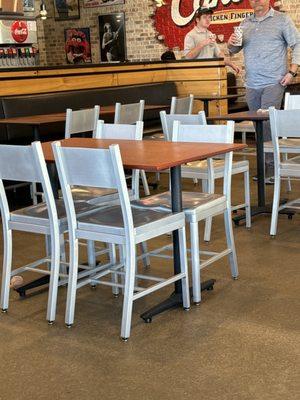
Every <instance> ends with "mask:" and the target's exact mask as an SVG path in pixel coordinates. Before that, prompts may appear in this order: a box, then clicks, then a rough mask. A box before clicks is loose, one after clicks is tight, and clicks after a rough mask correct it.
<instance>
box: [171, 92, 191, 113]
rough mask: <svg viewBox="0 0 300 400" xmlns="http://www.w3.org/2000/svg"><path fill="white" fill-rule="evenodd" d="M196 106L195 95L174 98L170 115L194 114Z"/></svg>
mask: <svg viewBox="0 0 300 400" xmlns="http://www.w3.org/2000/svg"><path fill="white" fill-rule="evenodd" d="M193 106H194V95H193V94H190V95H189V96H186V97H176V96H173V97H172V99H171V109H170V114H192V112H193Z"/></svg>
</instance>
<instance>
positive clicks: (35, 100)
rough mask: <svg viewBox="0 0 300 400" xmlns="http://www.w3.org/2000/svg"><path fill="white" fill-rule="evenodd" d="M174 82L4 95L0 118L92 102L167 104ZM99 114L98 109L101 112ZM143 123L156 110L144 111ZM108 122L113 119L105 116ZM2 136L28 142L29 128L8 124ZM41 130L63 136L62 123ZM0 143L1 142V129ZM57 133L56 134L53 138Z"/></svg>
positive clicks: (148, 121)
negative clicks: (140, 101)
mask: <svg viewBox="0 0 300 400" xmlns="http://www.w3.org/2000/svg"><path fill="white" fill-rule="evenodd" d="M176 95H177V91H176V85H175V83H173V82H164V83H155V84H145V85H133V86H121V87H117V88H116V87H113V88H105V89H89V90H79V91H69V92H58V93H47V94H37V95H27V96H13V97H3V98H2V99H1V102H0V118H3V117H5V118H9V117H19V116H25V115H37V114H50V113H56V112H65V110H66V109H67V108H72V109H73V110H76V109H77V110H78V109H80V108H85V107H86V108H88V107H93V106H94V105H95V104H99V105H100V107H101V106H105V105H111V104H115V103H116V102H120V103H124V104H126V103H134V102H138V101H139V100H140V99H143V100H145V103H146V105H147V104H170V101H171V97H172V96H176ZM100 117H101V111H100ZM144 119H145V126H147V125H148V126H151V124H153V123H154V122H155V120H156V121H158V120H159V115H158V112H157V111H156V112H153V111H148V112H145V116H144ZM106 120H107V122H111V121H112V120H113V119H110V120H109V119H106ZM3 129H4V133H3V137H5V138H6V140H8V141H10V142H15V143H22V142H28V140H29V141H30V139H31V138H32V129H31V128H30V127H29V128H28V127H24V126H22V127H20V126H15V125H11V126H8V127H7V133H6V136H5V130H6V129H5V128H3ZM42 129H43V138H44V137H45V139H47V137H49V136H51V138H53V139H56V138H58V137H63V132H64V126H63V124H58V125H57V124H53V125H51V126H50V125H49V126H47V127H46V126H45V127H43V128H42ZM0 133H1V142H2V130H1V131H0ZM55 134H57V137H55Z"/></svg>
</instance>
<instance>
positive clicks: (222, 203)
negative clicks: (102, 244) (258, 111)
mask: <svg viewBox="0 0 300 400" xmlns="http://www.w3.org/2000/svg"><path fill="white" fill-rule="evenodd" d="M172 136H173V141H176V142H177V141H179V142H180V141H184V142H211V143H232V142H233V137H234V122H233V121H229V122H228V123H227V125H212V126H208V125H196V126H195V129H193V130H191V129H190V126H189V125H182V124H181V123H180V122H179V121H175V122H174V128H173V135H172ZM232 157H233V156H232V152H230V153H227V154H226V155H225V156H224V160H225V166H224V180H223V195H216V194H214V192H213V190H212V187H211V186H210V187H209V193H198V192H183V211H184V213H185V217H186V221H187V223H188V224H189V226H190V237H191V250H190V251H191V261H192V273H193V301H194V302H195V303H199V302H200V301H201V283H200V282H201V281H200V270H201V269H203V268H205V267H207V266H209V265H211V264H212V263H214V262H215V261H217V260H219V259H221V258H222V257H224V256H228V257H229V263H230V267H231V274H232V277H233V278H234V279H236V278H237V277H238V264H237V257H236V251H235V244H234V237H233V230H232V220H231V176H232V173H231V172H232V171H231V170H232ZM208 174H209V176H210V177H211V179H209V182H210V181H211V180H212V177H213V175H214V166H213V162H212V159H208ZM134 206H135V207H137V208H148V209H153V210H169V211H170V209H171V201H170V193H169V192H166V193H162V194H158V195H154V196H150V197H148V198H145V199H144V200H143V199H142V200H140V201H139V202H135V203H134ZM219 214H224V222H225V233H226V240H227V248H226V249H225V250H223V251H221V252H212V251H209V252H207V251H201V252H200V251H199V230H198V229H199V227H198V224H199V222H200V221H202V220H206V219H208V218H212V217H214V216H216V215H219ZM169 247H170V246H169V245H167V246H163V247H162V248H160V249H156V250H154V251H152V252H150V253H149V254H150V255H151V256H156V257H163V258H169V255H167V254H165V251H166V250H168V249H169ZM200 254H201V255H204V256H205V257H207V256H209V258H208V259H205V260H203V261H202V260H200Z"/></svg>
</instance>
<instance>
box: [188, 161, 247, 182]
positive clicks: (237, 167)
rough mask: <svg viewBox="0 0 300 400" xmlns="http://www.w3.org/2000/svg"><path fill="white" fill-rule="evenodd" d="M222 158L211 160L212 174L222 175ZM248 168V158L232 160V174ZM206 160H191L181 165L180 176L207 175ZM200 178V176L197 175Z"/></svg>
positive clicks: (223, 164)
mask: <svg viewBox="0 0 300 400" xmlns="http://www.w3.org/2000/svg"><path fill="white" fill-rule="evenodd" d="M224 166H225V163H224V160H223V159H221V160H213V167H214V174H215V177H216V175H218V176H220V175H221V176H223V175H224ZM248 168H249V161H248V160H241V161H234V162H233V163H232V175H234V174H238V173H240V172H241V171H243V170H247V169H248ZM207 169H208V167H207V160H202V161H193V162H190V163H187V164H186V165H183V166H182V168H181V173H182V176H183V177H184V176H185V174H186V173H190V174H205V175H207ZM199 179H201V177H199Z"/></svg>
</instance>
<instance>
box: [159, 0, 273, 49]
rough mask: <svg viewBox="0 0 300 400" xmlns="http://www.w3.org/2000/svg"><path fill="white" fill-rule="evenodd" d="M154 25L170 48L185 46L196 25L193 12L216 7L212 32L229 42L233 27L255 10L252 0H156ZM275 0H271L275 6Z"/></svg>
mask: <svg viewBox="0 0 300 400" xmlns="http://www.w3.org/2000/svg"><path fill="white" fill-rule="evenodd" d="M154 1H155V3H156V5H157V8H156V12H155V15H154V24H155V28H156V31H157V32H158V35H159V36H158V38H159V39H162V40H163V41H164V43H165V44H166V46H168V47H169V48H171V49H172V48H174V47H179V48H180V49H183V43H184V37H185V35H186V34H187V33H188V32H189V31H190V30H191V29H192V28H193V27H194V22H193V18H194V14H195V12H196V10H198V8H199V7H200V6H201V7H202V8H211V9H212V10H214V14H213V16H212V23H211V26H210V28H209V30H210V31H212V32H213V33H215V34H216V35H217V38H218V41H219V42H223V41H227V40H228V38H229V36H230V35H231V33H232V32H233V27H234V26H236V25H238V24H239V23H240V22H241V21H243V20H244V19H245V18H246V17H248V16H249V15H251V14H252V13H253V10H252V9H251V7H250V3H249V0H154ZM275 2H276V0H271V5H273V6H274V3H275Z"/></svg>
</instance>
